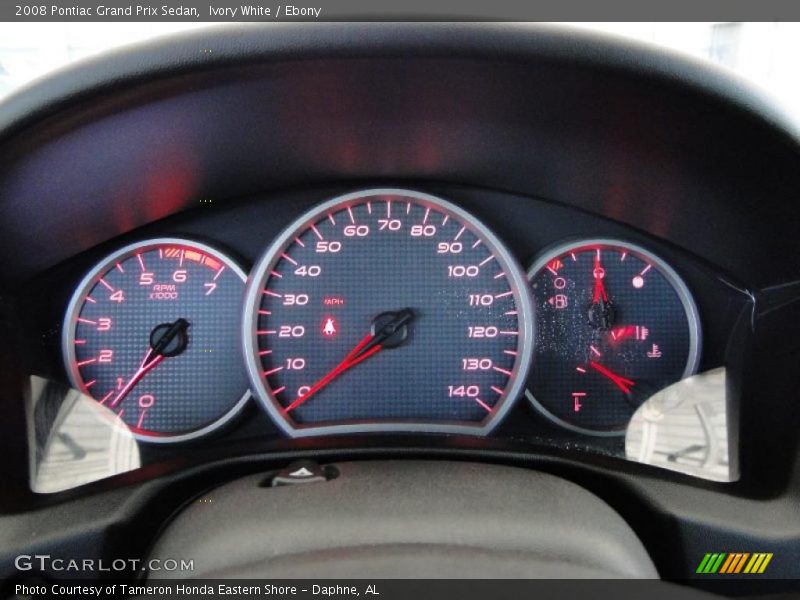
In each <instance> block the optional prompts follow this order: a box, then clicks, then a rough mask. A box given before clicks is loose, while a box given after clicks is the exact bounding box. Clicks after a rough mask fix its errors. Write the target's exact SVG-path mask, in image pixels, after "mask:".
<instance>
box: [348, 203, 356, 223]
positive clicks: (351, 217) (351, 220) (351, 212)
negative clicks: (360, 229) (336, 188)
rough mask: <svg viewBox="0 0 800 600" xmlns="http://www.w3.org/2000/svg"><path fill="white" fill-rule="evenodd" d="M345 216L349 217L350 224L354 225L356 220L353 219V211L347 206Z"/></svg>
mask: <svg viewBox="0 0 800 600" xmlns="http://www.w3.org/2000/svg"><path fill="white" fill-rule="evenodd" d="M347 214H348V215H350V222H351V223H353V224H355V222H356V220H355V217H353V209H352V208H350V207H349V206H348V207H347Z"/></svg>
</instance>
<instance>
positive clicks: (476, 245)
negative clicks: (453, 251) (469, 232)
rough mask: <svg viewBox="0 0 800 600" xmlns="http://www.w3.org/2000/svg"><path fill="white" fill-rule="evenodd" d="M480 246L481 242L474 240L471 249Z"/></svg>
mask: <svg viewBox="0 0 800 600" xmlns="http://www.w3.org/2000/svg"><path fill="white" fill-rule="evenodd" d="M480 244H481V241H480V240H475V243H474V244H472V247H473V248H477V247H478V246H480Z"/></svg>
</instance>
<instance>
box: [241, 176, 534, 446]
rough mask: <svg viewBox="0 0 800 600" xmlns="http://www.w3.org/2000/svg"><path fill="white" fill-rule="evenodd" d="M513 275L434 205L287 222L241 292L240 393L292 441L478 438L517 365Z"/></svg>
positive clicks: (527, 324) (450, 211) (444, 206)
mask: <svg viewBox="0 0 800 600" xmlns="http://www.w3.org/2000/svg"><path fill="white" fill-rule="evenodd" d="M532 327H533V320H532V307H531V301H530V296H529V291H528V289H527V285H526V281H525V277H524V274H523V273H522V272H521V271H520V269H519V268H518V267H517V266H516V264H515V263H514V261H513V259H512V258H511V256H510V255H509V253H508V251H507V250H506V249H505V248H504V247H503V246H502V245H501V244H500V242H499V241H498V240H497V239H496V238H495V237H494V236H493V235H492V234H491V233H490V232H489V231H488V230H487V229H486V228H485V227H484V226H483V225H482V224H481V223H479V222H478V221H476V220H475V219H474V218H473V217H471V216H470V215H468V214H467V213H465V212H464V211H462V210H461V209H459V208H457V207H456V206H454V205H452V204H450V203H448V202H446V201H444V200H441V199H439V198H436V197H433V196H430V195H427V194H422V193H418V192H411V191H406V190H394V189H385V190H369V191H364V192H358V193H354V194H348V195H346V196H342V197H339V198H336V199H334V200H331V201H330V202H327V203H325V204H323V205H321V206H319V207H318V208H316V209H314V210H312V211H311V212H309V213H307V214H306V215H304V216H303V217H301V218H300V219H299V220H298V221H296V222H295V223H294V224H293V225H291V226H290V227H289V228H288V229H287V230H286V232H285V233H284V234H283V235H282V236H281V237H280V238H279V239H278V240H277V242H276V243H275V244H274V245H273V246H272V247H271V248H270V249H269V250H268V251H267V253H266V254H265V256H264V257H263V258H262V260H261V261H260V262H259V264H258V265H257V267H256V269H255V272H254V275H253V277H252V278H251V281H250V284H249V286H248V293H247V306H246V316H245V323H244V340H245V355H246V360H247V363H248V365H247V366H248V370H249V374H250V379H251V382H252V384H253V386H254V390H255V391H256V393H257V395H258V396H259V398H260V399H261V401H262V402H263V404H264V406H265V407H266V409H267V411H268V412H269V413H270V415H271V416H272V417H273V418H274V419H275V421H276V422H277V423H278V424H279V425H280V426H281V427H282V428H283V429H284V431H286V432H287V433H288V434H289V435H292V436H302V435H316V434H320V433H344V432H354V431H431V432H465V433H477V434H483V433H486V432H488V431H489V430H490V429H491V428H492V427H493V426H494V425H495V424H497V423H498V422H499V420H500V419H501V418H502V416H503V415H504V414H505V413H506V411H507V410H508V408H509V407H510V405H511V403H512V402H513V400H514V399H515V398H516V396H517V395H518V394H519V393H520V392H521V388H522V385H523V383H524V380H525V376H526V372H527V368H528V365H529V362H530V357H531V343H532V337H533V335H532V334H533V332H532Z"/></svg>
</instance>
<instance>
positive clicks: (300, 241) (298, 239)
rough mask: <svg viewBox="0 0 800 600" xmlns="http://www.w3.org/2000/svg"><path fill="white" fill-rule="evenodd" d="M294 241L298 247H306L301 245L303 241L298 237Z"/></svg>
mask: <svg viewBox="0 0 800 600" xmlns="http://www.w3.org/2000/svg"><path fill="white" fill-rule="evenodd" d="M294 241H295V242H297V243H298V244H299V245H300V247H301V248H305V247H306V245H305V244H304V243H303V241H302V240H301V239H300V238H299V237H295V238H294Z"/></svg>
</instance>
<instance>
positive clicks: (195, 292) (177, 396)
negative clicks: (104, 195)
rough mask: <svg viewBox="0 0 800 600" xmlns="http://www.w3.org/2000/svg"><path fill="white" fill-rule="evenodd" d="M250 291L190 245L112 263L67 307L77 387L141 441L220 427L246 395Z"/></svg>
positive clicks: (233, 268) (231, 270) (157, 247)
mask: <svg viewBox="0 0 800 600" xmlns="http://www.w3.org/2000/svg"><path fill="white" fill-rule="evenodd" d="M244 287H245V274H244V272H243V271H242V270H241V268H239V267H238V266H237V265H236V263H234V262H233V261H232V260H231V259H230V258H228V257H226V256H225V255H223V254H221V253H220V252H218V251H216V250H214V249H213V248H210V247H208V246H206V245H204V244H199V243H196V242H192V241H189V240H183V239H172V238H160V239H155V240H147V241H143V242H138V243H136V244H133V245H131V246H128V247H126V248H123V249H121V250H119V251H118V252H115V253H114V254H112V255H111V256H108V257H106V258H105V259H104V260H102V261H101V262H100V263H99V264H98V265H97V266H96V267H95V268H94V269H92V271H91V272H90V273H89V274H88V275H87V276H86V277H85V278H84V280H83V281H82V282H81V284H80V285H79V287H78V289H77V290H76V292H75V294H74V296H73V298H72V301H71V303H70V305H69V308H68V309H67V315H66V319H65V323H64V357H65V361H66V368H67V373H68V374H69V377H70V380H71V382H72V384H73V386H75V387H76V388H77V389H79V390H81V391H82V392H84V393H85V394H87V395H89V396H91V397H93V398H94V399H95V400H97V401H98V402H99V403H100V404H101V405H103V406H104V407H106V408H107V409H109V414H110V415H116V416H115V418H118V419H119V420H120V421H121V422H123V423H125V424H126V425H127V426H128V427H129V428H130V429H131V430H132V432H133V433H134V434H135V435H136V436H137V437H138V438H139V439H142V440H146V441H152V442H174V441H182V440H187V439H192V438H195V437H198V436H201V435H204V434H206V433H209V432H210V431H212V430H214V429H216V428H218V427H219V426H220V425H222V424H223V423H225V422H226V421H228V420H229V419H230V418H232V417H233V416H234V415H235V414H236V413H237V412H238V411H239V409H240V408H241V407H242V406H243V405H244V403H245V402H246V401H247V399H248V397H249V395H250V394H249V391H248V385H247V375H246V372H245V369H244V365H243V364H242V361H241V358H240V357H241V352H240V348H241V339H240V337H239V330H240V323H241V302H242V297H243V294H244Z"/></svg>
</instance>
